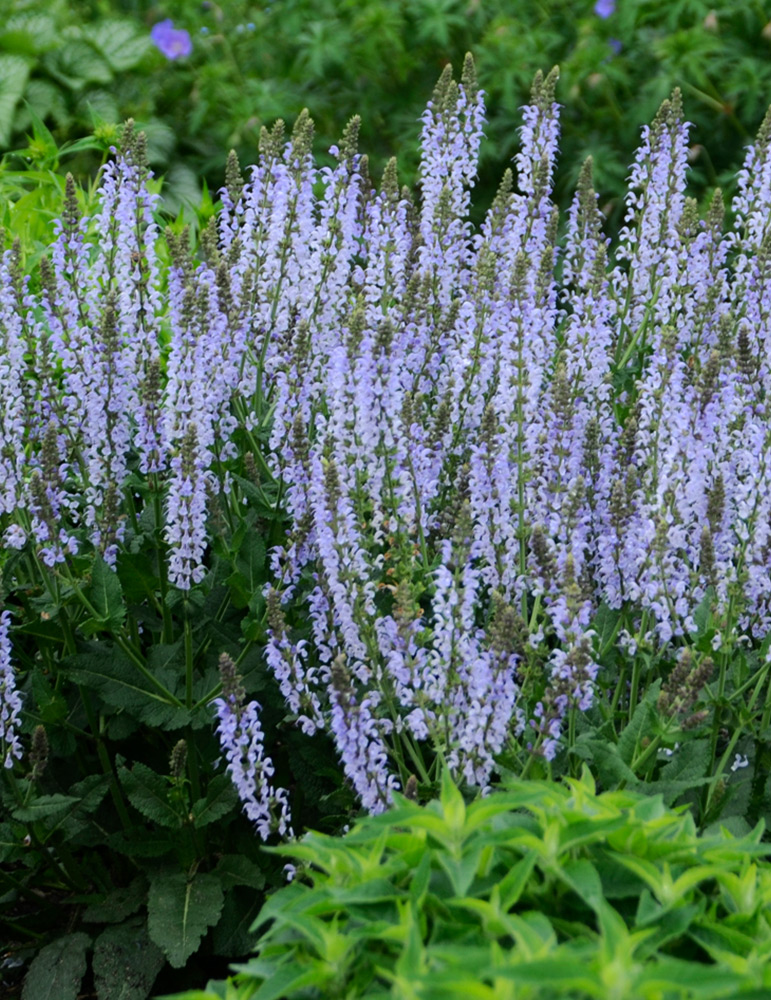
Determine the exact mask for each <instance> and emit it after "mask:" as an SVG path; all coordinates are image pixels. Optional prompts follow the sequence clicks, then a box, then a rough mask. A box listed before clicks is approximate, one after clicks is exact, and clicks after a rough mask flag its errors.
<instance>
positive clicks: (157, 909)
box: [147, 874, 224, 969]
mask: <svg viewBox="0 0 771 1000" xmlns="http://www.w3.org/2000/svg"><path fill="white" fill-rule="evenodd" d="M223 902H224V896H223V894H222V886H221V885H220V881H219V879H218V878H217V876H216V875H206V874H199V875H195V876H193V878H192V879H188V878H187V877H186V876H185V875H183V874H175V875H159V876H157V877H156V878H154V879H153V881H152V882H151V883H150V893H149V896H148V900H147V918H148V919H147V926H148V930H149V932H150V937H151V938H152V940H153V941H154V942H155V944H157V945H158V947H159V948H161V949H162V950H163V953H164V954H165V955H166V958H167V959H168V961H169V963H170V964H171V965H172V966H173V967H174V968H175V969H181V968H182V966H183V965H184V964H185V962H186V961H187V960H188V958H190V956H191V955H192V954H193V952H194V951H195V950H196V948H197V947H198V945H199V944H200V941H201V938H202V937H203V936H204V934H205V933H206V931H207V929H208V928H209V927H211V925H212V924H216V923H217V920H218V919H219V916H220V913H221V912H222V904H223Z"/></svg>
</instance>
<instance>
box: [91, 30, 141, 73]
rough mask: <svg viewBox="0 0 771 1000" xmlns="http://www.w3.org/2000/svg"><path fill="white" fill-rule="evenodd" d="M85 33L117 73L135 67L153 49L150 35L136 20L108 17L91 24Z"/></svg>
mask: <svg viewBox="0 0 771 1000" xmlns="http://www.w3.org/2000/svg"><path fill="white" fill-rule="evenodd" d="M83 35H84V37H85V38H87V39H88V41H89V42H91V44H92V45H93V46H94V47H95V48H96V49H98V50H99V52H100V53H101V55H103V56H104V58H105V60H106V61H107V63H108V65H109V66H110V68H111V69H112V70H114V72H116V73H125V72H126V70H129V69H134V67H135V66H136V65H137V64H138V63H140V62H141V61H142V59H143V58H144V56H145V55H146V54H147V53H148V52H150V51H151V49H152V42H151V41H150V38H149V36H148V35H146V34H145V33H144V32H140V31H139V29H138V26H137V24H136V22H134V21H127V20H122V19H119V18H107V19H106V20H101V21H98V22H97V23H96V24H91V25H89V26H88V27H87V28H86V29H85V30H84V32H83Z"/></svg>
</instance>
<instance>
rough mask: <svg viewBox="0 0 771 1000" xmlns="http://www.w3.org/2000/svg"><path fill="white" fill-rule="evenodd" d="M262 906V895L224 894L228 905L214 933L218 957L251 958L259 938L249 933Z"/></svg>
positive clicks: (240, 891) (243, 891)
mask: <svg viewBox="0 0 771 1000" xmlns="http://www.w3.org/2000/svg"><path fill="white" fill-rule="evenodd" d="M261 906H262V895H261V894H260V893H255V892H253V891H252V890H251V889H245V888H234V889H231V890H230V891H229V892H226V893H225V905H224V906H223V908H222V916H221V917H220V919H219V921H218V923H217V926H216V927H215V928H214V930H213V931H212V948H213V950H214V954H215V955H224V956H226V957H229V958H237V957H240V956H242V955H248V954H249V953H250V952H251V951H252V950H253V949H254V944H255V941H256V940H257V935H256V934H255V933H253V932H252V931H250V927H251V926H252V924H253V923H254V920H255V918H256V917H257V914H258V913H259V911H260V907H261Z"/></svg>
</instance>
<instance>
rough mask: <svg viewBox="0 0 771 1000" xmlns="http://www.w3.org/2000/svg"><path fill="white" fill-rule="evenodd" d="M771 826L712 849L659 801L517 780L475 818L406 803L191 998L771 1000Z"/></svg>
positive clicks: (302, 884)
mask: <svg viewBox="0 0 771 1000" xmlns="http://www.w3.org/2000/svg"><path fill="white" fill-rule="evenodd" d="M761 834H762V825H761V826H759V827H758V828H757V829H756V830H754V831H752V833H750V834H748V835H746V836H745V837H743V838H740V839H734V838H733V837H732V836H731V835H730V834H728V833H726V832H722V831H721V832H718V833H716V834H714V835H712V836H710V837H700V836H698V835H697V832H696V829H695V826H694V824H693V820H692V819H691V817H690V816H689V815H688V814H687V813H686V814H681V813H678V812H674V811H672V810H668V809H667V808H666V807H665V805H664V804H663V802H662V800H661V798H659V797H646V796H641V795H638V794H635V793H632V792H606V793H603V794H601V795H598V794H597V793H596V791H595V788H594V784H593V782H592V779H591V777H590V776H589V773H588V771H586V770H585V771H584V773H583V775H582V777H581V779H580V780H571V781H569V782H568V783H567V785H564V786H555V785H554V784H546V783H541V782H515V783H511V784H509V786H508V787H507V788H506V790H504V791H497V792H493V793H492V794H491V795H490V796H489V797H488V798H485V799H481V800H477V801H476V802H474V803H472V804H471V805H466V804H465V803H464V800H463V797H462V796H461V794H460V792H459V791H458V789H457V788H455V787H454V786H453V784H452V782H451V781H450V780H449V778H448V777H447V776H446V775H445V778H444V780H443V782H442V791H441V798H440V799H439V800H434V801H432V802H430V803H428V804H427V805H426V806H425V807H421V806H419V805H417V804H415V803H412V802H409V801H408V800H407V799H405V798H403V797H401V796H399V797H398V800H397V803H396V806H395V808H394V809H393V810H391V811H390V812H388V813H386V814H384V815H381V816H378V817H376V818H369V819H366V820H364V821H362V822H361V823H359V824H358V825H357V826H356V827H355V828H354V829H353V830H352V831H351V832H350V833H349V834H347V835H346V836H345V837H343V838H333V837H328V836H323V835H321V834H314V833H310V834H307V835H306V836H305V837H304V838H303V839H302V841H301V842H299V843H297V844H294V845H289V846H287V847H285V848H281V849H280V853H282V854H284V855H287V856H289V857H290V858H292V859H294V860H296V861H297V862H298V863H299V864H300V866H301V867H300V869H299V872H298V876H297V880H296V881H295V883H294V884H292V885H290V886H288V887H287V888H285V889H281V890H280V891H279V892H277V893H275V894H274V895H273V896H272V897H271V898H270V899H269V900H268V902H267V903H266V904H265V906H264V907H263V909H262V912H261V913H260V915H259V917H258V918H257V920H256V921H255V929H257V928H259V929H261V937H260V940H259V943H258V945H257V950H256V956H255V958H253V959H252V960H251V961H250V962H248V963H246V964H244V965H241V966H239V967H238V972H237V975H236V976H235V977H234V979H233V980H231V981H230V982H229V983H228V984H227V985H226V984H224V983H216V984H210V986H209V988H208V989H207V990H199V991H193V992H189V993H185V994H184V995H182V996H178V998H177V1000H214V998H215V997H223V996H227V997H229V998H231V1000H247V998H259V1000H269V998H275V1000H281V998H285V1000H291V998H294V997H298V998H300V997H311V996H313V997H317V998H323V997H329V998H330V1000H332V998H335V1000H337V998H339V997H346V998H348V1000H359V998H362V1000H363V998H375V997H377V998H385V997H390V998H391V1000H407V998H410V1000H424V998H425V1000H428V998H431V1000H444V998H448V1000H449V998H451V997H457V998H460V997H474V998H479V1000H552V998H556V997H566V998H571V1000H585V998H597V1000H616V998H617V1000H621V998H631V997H634V998H635V1000H661V998H667V1000H669V998H672V1000H675V998H677V1000H691V998H693V1000H696V998H704V1000H707V998H714V1000H717V998H720V997H725V998H728V997H738V996H756V997H765V996H768V995H771V966H769V964H768V958H769V954H770V952H769V930H770V929H771V928H770V927H769V915H770V914H771V867H770V866H769V862H768V861H766V860H765V856H766V855H768V854H769V853H771V848H769V847H768V846H767V845H764V844H761V842H760V838H761Z"/></svg>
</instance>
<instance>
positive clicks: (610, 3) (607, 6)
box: [594, 0, 616, 18]
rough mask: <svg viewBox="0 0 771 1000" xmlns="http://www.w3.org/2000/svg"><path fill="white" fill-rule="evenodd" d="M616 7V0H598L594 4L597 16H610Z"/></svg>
mask: <svg viewBox="0 0 771 1000" xmlns="http://www.w3.org/2000/svg"><path fill="white" fill-rule="evenodd" d="M615 9H616V0H597V3H596V4H595V5H594V13H595V14H596V15H597V17H602V18H606V17H610V15H611V14H612V13H613V12H614V11H615Z"/></svg>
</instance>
